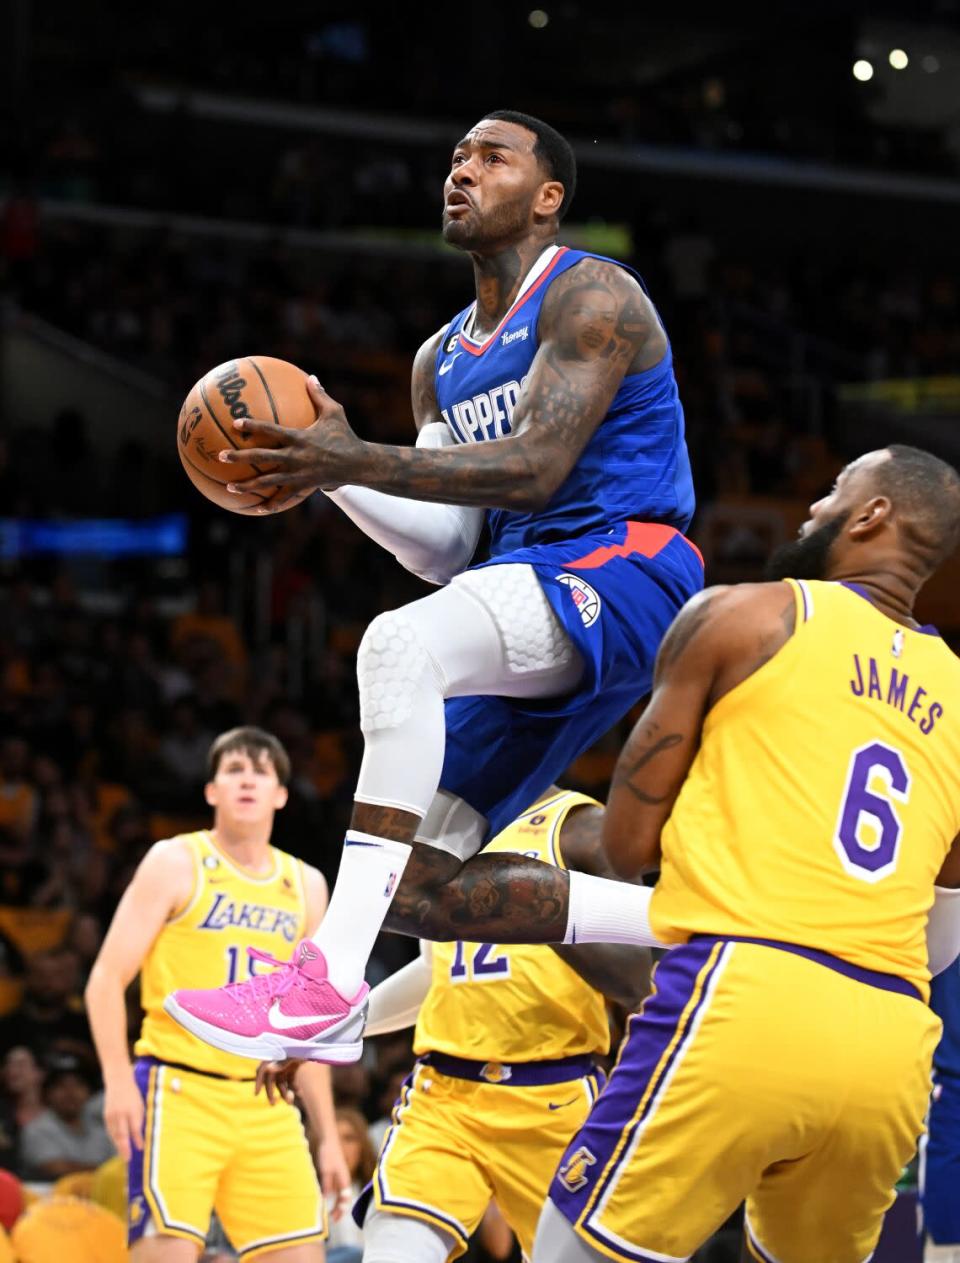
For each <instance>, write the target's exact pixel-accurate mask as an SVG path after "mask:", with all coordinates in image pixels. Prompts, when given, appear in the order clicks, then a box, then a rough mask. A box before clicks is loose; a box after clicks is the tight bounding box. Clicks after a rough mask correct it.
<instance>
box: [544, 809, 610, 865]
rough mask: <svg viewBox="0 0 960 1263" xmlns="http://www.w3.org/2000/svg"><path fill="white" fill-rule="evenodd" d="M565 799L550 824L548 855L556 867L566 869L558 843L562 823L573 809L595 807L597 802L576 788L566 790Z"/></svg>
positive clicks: (561, 849)
mask: <svg viewBox="0 0 960 1263" xmlns="http://www.w3.org/2000/svg"><path fill="white" fill-rule="evenodd" d="M566 797H567V801H566V802H564V804H563V806H562V808H561V810H560V811H559V812H558V813H557V816H556V819H555V820H554V822H553V824H552V825H551V826H550V839H549V843H548V845H549V849H550V857H551V859H552V860H553V863H554V864H555V865H556V867H557V868H560V869H563V871H564V872H566V871H567V862H566V860H565V859H564V858H563V848H562V847H561V845H560V835H561V833H562V832H563V825H564V822H565V821H566V819H567V818H568V816H569V815H570V813H571V812H573V811H578V810H579V809H580V808H581V807H597V806H599V804H598V803H597V801H596V799H594V798H591V797H590V796H589V795H588V794H580V793H578V792H577V791H576V790H572V789H571V790H568V791H567V796H566Z"/></svg>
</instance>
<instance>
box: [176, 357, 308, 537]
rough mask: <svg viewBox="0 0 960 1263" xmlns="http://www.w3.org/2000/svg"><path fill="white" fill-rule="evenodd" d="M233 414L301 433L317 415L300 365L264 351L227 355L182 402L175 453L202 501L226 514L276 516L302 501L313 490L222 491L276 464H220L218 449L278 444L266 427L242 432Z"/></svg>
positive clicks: (237, 417) (241, 462)
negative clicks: (245, 354) (233, 356)
mask: <svg viewBox="0 0 960 1263" xmlns="http://www.w3.org/2000/svg"><path fill="white" fill-rule="evenodd" d="M239 419H245V420H252V421H262V422H265V423H267V426H268V427H273V428H275V429H277V430H278V431H279V430H280V429H287V430H291V429H292V430H305V429H306V428H307V427H308V426H311V425H313V424H314V422H315V421H316V420H317V405H316V403H315V402H314V399H313V398H312V397H311V394H310V393H309V391H308V379H307V375H306V373H305V372H304V371H303V369H301V368H298V367H297V366H296V364H290V363H288V362H287V361H286V360H278V359H273V358H272V357H270V356H268V355H247V356H243V357H241V358H238V359H236V360H228V361H227V362H226V363H225V364H220V365H218V366H217V367H216V368H214V369H211V370H210V372H209V373H207V374H206V375H205V376H204V377H201V378H200V380H199V381H198V382H197V383H196V385H195V386H194V387H193V388H192V390H191V391H190V393H189V394H188V395H187V397H186V399H185V400H184V403H183V407H182V408H181V409H180V416H179V419H178V421H177V451H178V453H179V455H180V461H181V463H182V464H183V468H184V469H185V470H186V473H187V477H188V478H189V479H190V481H191V482H192V483H193V485H194V486H195V487H196V488H197V490H198V491H200V492H202V494H203V495H205V496H206V497H207V499H208V500H212V501H213V503H214V504H218V505H219V506H220V507H221V508H223V509H229V510H230V511H231V512H232V513H245V514H264V513H279V512H281V511H282V510H283V509H290V508H292V507H293V506H294V505H295V504H299V503H300V502H301V501H302V500H305V499H306V498H307V496H308V495H310V494H311V492H312V491H313V487H307V488H303V489H300V490H296V489H290V488H286V487H284V486H283V485H280V486H277V487H271V488H269V489H260V490H253V489H244V488H243V487H241V489H240V493H239V494H236V493H234V492H231V491H228V490H227V484H228V483H230V484H233V483H242V482H243V481H244V480H245V479H247V478H254V477H258V476H260V475H262V474H266V473H271V472H273V471H274V470H275V469H276V468H278V466H277V465H267V464H266V463H265V462H261V461H239V462H231V463H230V464H225V463H224V462H223V461H221V460H220V452H221V451H223V450H225V449H234V450H237V451H243V450H244V449H250V450H252V449H255V448H257V449H263V448H272V447H279V446H280V438H281V436H280V435H279V434H278V435H277V438H276V439H272V436H271V434H270V429H269V428H267V429H266V431H265V432H264V430H263V428H262V427H261V428H258V432H257V433H249V434H247V433H241V432H240V431H238V430H237V428H236V426H235V425H234V422H235V421H237V420H239Z"/></svg>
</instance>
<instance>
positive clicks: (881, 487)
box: [874, 443, 960, 574]
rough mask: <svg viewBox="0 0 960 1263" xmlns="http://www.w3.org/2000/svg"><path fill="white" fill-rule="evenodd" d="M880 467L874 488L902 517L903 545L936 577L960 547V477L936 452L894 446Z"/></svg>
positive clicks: (902, 445) (891, 446) (896, 444)
mask: <svg viewBox="0 0 960 1263" xmlns="http://www.w3.org/2000/svg"><path fill="white" fill-rule="evenodd" d="M886 450H887V451H888V452H889V453H890V460H886V461H882V462H881V463H880V464H879V465H877V466H876V469H875V470H874V474H875V479H876V481H875V486H876V488H877V490H878V491H879V492H880V494H881V495H885V496H888V497H889V499H890V502H891V504H892V505H893V506H894V509H895V510H896V511H897V514H898V516H899V517H900V519H901V526H902V531H903V535H904V540H905V542H906V543H907V544H908V545H909V546H910V547H911V548H912V549H913V552H914V554H915V555H916V558H917V560H918V561H919V562H920V564H921V565H922V566H923V568H924V569H925V570H926V571H927V573H928V574H929V573H932V572H933V571H934V570H936V568H937V566H939V565H940V563H941V562H943V561H945V560H946V559H947V557H949V556H950V554H951V553H952V552H953V550H954V549H955V548H956V547H957V544H958V543H960V474H958V473H957V471H956V470H955V469H954V467H953V466H952V465H948V464H947V462H946V461H945V460H941V459H940V458H939V456H934V455H933V453H932V452H925V451H923V450H922V449H921V448H919V447H909V446H907V444H905V443H891V444H890V445H889V446H888V447H887V448H886Z"/></svg>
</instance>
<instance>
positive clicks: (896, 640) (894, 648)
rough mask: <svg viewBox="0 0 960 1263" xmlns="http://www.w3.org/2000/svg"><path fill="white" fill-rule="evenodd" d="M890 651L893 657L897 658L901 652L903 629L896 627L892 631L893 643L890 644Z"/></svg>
mask: <svg viewBox="0 0 960 1263" xmlns="http://www.w3.org/2000/svg"><path fill="white" fill-rule="evenodd" d="M890 652H891V653H892V654H893V656H894V657H895V658H899V657H900V655H901V654H902V653H903V629H902V628H901V627H898V628H897V630H896V631H895V632H894V633H893V644H892V645H891V646H890Z"/></svg>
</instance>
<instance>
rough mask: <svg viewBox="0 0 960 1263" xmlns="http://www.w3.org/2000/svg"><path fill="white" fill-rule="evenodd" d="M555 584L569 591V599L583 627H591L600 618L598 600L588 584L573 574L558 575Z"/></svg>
mask: <svg viewBox="0 0 960 1263" xmlns="http://www.w3.org/2000/svg"><path fill="white" fill-rule="evenodd" d="M556 580H557V583H562V584H563V586H564V587H565V588H569V589H570V597H571V599H572V601H573V603H574V605H575V606H576V607H577V610H578V611H579V614H580V621H581V622H582V623H583V625H584V627H592V626H593V625H594V623H595V622H596V621H597V619H598V618H599V617H600V598H599V596H598V595H597V594H596V592H594V590H593V588H591V586H590V584H589V583H584V581H583V580H582V579H581V578H579V577H578V576H577V575H575V574H558V575H557V576H556Z"/></svg>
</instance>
